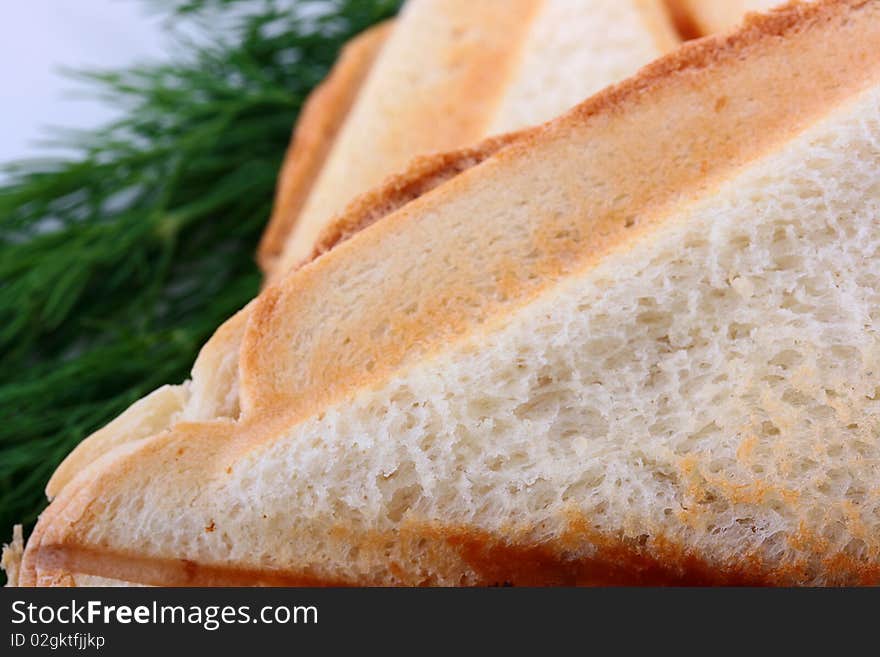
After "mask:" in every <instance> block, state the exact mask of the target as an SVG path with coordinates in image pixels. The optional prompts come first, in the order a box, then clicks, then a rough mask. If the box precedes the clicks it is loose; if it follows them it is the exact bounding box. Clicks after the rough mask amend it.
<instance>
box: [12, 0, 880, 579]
mask: <svg viewBox="0 0 880 657" xmlns="http://www.w3.org/2000/svg"><path fill="white" fill-rule="evenodd" d="M878 52H880V3H877V2H873V1H867V0H837V1H832V0H820V1H819V2H817V3H815V4H814V5H810V6H803V5H796V6H789V7H787V8H785V9H784V10H780V11H777V12H774V13H772V14H770V15H768V16H766V17H760V18H757V17H752V18H751V19H750V20H749V21H747V23H746V24H745V25H744V26H743V27H742V28H741V29H740V30H739V31H738V32H736V33H734V34H732V35H729V36H727V37H724V38H717V39H707V40H702V41H699V42H695V43H693V44H690V45H688V46H686V47H684V48H683V49H681V50H680V51H679V52H677V53H676V54H674V55H672V56H670V57H667V58H665V59H663V60H661V61H660V62H658V63H656V64H654V65H652V66H650V67H648V68H647V69H645V70H644V71H643V72H642V73H641V74H640V75H638V76H637V77H635V78H633V79H631V80H629V81H627V82H626V83H624V84H621V85H619V86H617V87H614V88H612V89H610V90H608V91H606V92H603V93H602V94H600V95H598V96H596V97H595V98H593V99H591V100H589V101H587V102H586V103H584V104H583V105H581V106H579V107H578V108H576V109H575V110H574V111H572V112H571V113H569V114H568V115H566V116H564V117H562V118H561V119H559V120H557V121H554V122H552V123H550V124H548V125H546V126H544V127H543V128H541V129H540V130H538V131H536V132H534V133H532V134H529V135H528V137H527V138H524V139H522V140H520V141H517V142H516V143H514V144H512V145H510V146H508V147H506V148H503V149H501V150H500V151H498V153H496V154H495V155H494V156H492V157H489V158H488V159H486V160H484V161H483V162H482V163H480V164H478V165H477V166H474V167H473V168H471V169H469V170H467V171H466V172H464V173H463V174H461V175H459V176H456V177H454V178H453V179H451V180H450V181H448V182H446V183H444V184H442V185H440V186H439V187H437V188H435V189H434V190H432V191H431V192H429V193H427V194H425V195H424V196H422V197H420V198H419V199H417V200H415V201H413V202H411V203H408V204H406V205H405V206H404V207H403V208H402V209H400V210H398V211H397V212H394V213H393V214H391V215H389V216H388V217H386V218H385V219H383V220H382V221H380V222H377V223H375V224H374V225H372V226H371V227H369V228H367V229H365V230H363V231H361V232H359V233H358V234H356V235H355V236H354V237H352V238H351V239H349V240H347V241H346V242H344V243H342V244H340V245H338V246H337V247H336V248H334V249H333V250H332V251H330V252H329V253H327V254H325V255H324V256H322V257H321V258H318V259H317V260H315V261H314V262H312V263H311V264H309V265H308V266H306V267H303V268H302V269H300V270H298V271H296V272H293V273H291V274H290V275H288V276H286V277H285V278H284V279H283V281H282V282H281V283H280V284H279V285H277V286H273V287H270V288H268V289H267V290H266V291H265V292H264V293H263V294H261V296H260V297H259V298H258V299H257V301H256V303H255V306H254V308H253V312H252V313H251V317H250V319H249V321H248V325H247V327H246V330H245V335H244V340H243V347H242V360H241V373H240V375H241V380H240V387H241V395H240V397H241V416H240V418H239V420H238V421H237V422H235V421H231V420H218V421H214V422H201V423H180V424H178V425H177V426H175V427H174V428H173V429H172V430H171V431H169V432H166V433H164V434H162V435H159V436H156V437H153V438H148V439H145V440H140V441H136V442H132V443H128V444H126V445H123V446H120V447H118V448H116V449H115V450H113V451H112V452H110V453H108V454H106V455H105V456H104V457H103V458H102V462H101V463H100V464H98V465H95V466H92V468H91V469H90V470H89V471H87V472H84V473H82V474H81V475H79V476H77V477H76V478H75V479H74V480H73V481H71V482H70V483H69V484H68V485H67V486H65V487H64V488H63V489H62V491H61V493H60V495H59V496H58V497H57V498H56V499H55V501H54V502H53V503H52V504H51V505H50V507H49V508H48V509H47V510H46V512H45V513H44V514H43V515H42V516H41V518H40V520H39V522H38V525H37V527H36V529H35V531H34V533H33V535H32V536H31V538H30V540H29V542H28V544H27V547H26V549H25V553H24V557H23V561H22V565H21V572H20V577H19V580H20V583H21V584H25V585H33V584H77V583H83V582H95V581H96V580H95V578H96V577H97V578H105V579H101V580H98V581H101V582H107V581H108V578H109V579H113V580H119V581H127V582H137V583H145V584H245V583H247V584H279V583H286V584H310V583H315V584H326V583H346V584H425V583H428V584H431V583H434V584H491V583H501V582H510V583H514V584H521V583H522V584H538V583H541V584H548V583H567V584H573V583H751V584H860V583H877V582H878V581H880V489H878V487H877V479H876V472H877V467H878V464H880V402H878V398H877V378H876V372H877V371H878V369H877V368H878V367H880V339H878V338H880V336H878V327H880V315H878V311H877V309H878V308H880V303H878V301H880V264H878V263H880V259H878V258H877V257H876V255H877V252H878V249H880V230H878V228H880V226H878V222H880V189H878V187H877V182H876V181H877V180H878V177H880V176H878V174H880V148H878V143H880V57H878V55H877V53H878Z"/></svg>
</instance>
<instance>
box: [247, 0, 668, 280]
mask: <svg viewBox="0 0 880 657" xmlns="http://www.w3.org/2000/svg"><path fill="white" fill-rule="evenodd" d="M677 41H678V40H677V36H676V35H675V33H674V31H673V29H672V26H671V23H670V21H669V17H668V15H667V14H666V11H665V7H664V5H663V2H662V0H544V1H540V2H539V1H538V0H503V1H502V0H488V1H484V2H472V1H471V0H410V2H408V3H407V4H406V6H405V7H404V9H403V11H402V13H401V16H400V17H399V18H398V21H397V26H396V28H395V29H394V30H393V32H392V34H391V35H390V36H389V37H388V39H387V42H386V43H385V45H384V46H383V48H382V50H381V53H380V54H379V55H378V56H377V58H376V60H375V63H374V64H373V66H372V67H371V69H370V72H369V74H368V76H367V79H366V81H365V82H364V84H363V87H362V88H361V90H360V93H359V95H358V98H357V101H356V102H355V104H354V105H353V107H352V108H351V111H350V112H349V113H348V115H347V116H346V117H345V121H344V123H343V125H342V127H341V128H340V130H339V132H338V134H337V135H336V137H335V141H334V143H333V145H332V147H331V148H330V151H329V154H328V155H327V157H326V161H325V162H324V164H323V168H322V169H321V171H320V173H319V174H318V176H317V178H315V180H314V183H313V184H312V185H311V187H310V188H309V190H308V194H307V198H305V200H304V201H303V202H302V204H297V205H296V207H289V208H288V207H280V208H279V209H278V210H276V212H275V213H274V215H273V219H272V222H270V225H269V228H268V229H267V233H266V239H265V241H264V243H263V245H262V246H261V249H260V262H261V263H262V265H263V266H264V268H265V269H266V271H267V273H269V274H271V272H272V270H273V267H274V263H275V261H276V260H277V261H278V262H281V267H280V269H281V270H282V271H283V270H287V269H289V268H290V267H292V266H294V265H296V264H299V263H300V262H302V261H303V260H305V259H306V258H307V257H308V255H309V253H310V252H311V250H312V248H313V246H314V244H315V241H316V239H317V238H318V236H319V234H320V233H321V231H322V230H323V229H324V228H325V227H326V225H327V223H328V222H330V221H331V220H332V219H333V218H334V217H335V216H336V215H338V214H339V213H341V212H342V211H343V210H344V209H345V207H346V205H347V204H348V203H349V202H350V201H351V200H352V199H353V198H355V197H356V196H357V195H359V194H361V193H364V192H366V191H368V190H369V189H371V188H372V187H374V186H376V185H378V184H379V183H381V182H382V180H383V179H384V178H385V177H386V176H387V175H389V174H392V173H394V172H396V171H399V170H400V169H402V168H403V167H404V166H405V165H406V164H407V163H408V162H409V161H410V160H411V159H412V158H413V157H415V156H418V155H422V154H428V153H432V152H436V151H445V150H450V149H456V148H460V147H465V146H469V145H471V144H473V143H475V142H476V141H478V140H479V139H480V138H482V137H484V136H485V135H487V134H496V133H502V132H507V131H510V130H514V129H518V128H522V127H525V126H528V125H532V124H537V123H540V122H542V121H546V120H548V119H551V118H553V117H554V116H556V115H558V114H559V113H561V112H562V111H564V110H567V109H569V108H570V107H572V106H573V105H574V104H575V103H577V102H580V101H581V100H583V99H584V98H586V97H587V96H589V95H590V94H592V93H594V92H596V91H598V90H599V89H601V88H602V87H604V86H606V85H608V84H610V83H612V82H616V81H618V80H620V79H622V78H623V77H624V76H626V75H629V74H631V73H633V72H634V71H635V70H636V69H637V68H638V67H639V66H641V65H643V64H646V63H647V62H649V61H650V60H652V59H654V58H655V57H657V56H658V55H660V54H662V53H663V52H666V51H667V50H669V49H671V48H672V47H674V46H675V45H676V44H677Z"/></svg>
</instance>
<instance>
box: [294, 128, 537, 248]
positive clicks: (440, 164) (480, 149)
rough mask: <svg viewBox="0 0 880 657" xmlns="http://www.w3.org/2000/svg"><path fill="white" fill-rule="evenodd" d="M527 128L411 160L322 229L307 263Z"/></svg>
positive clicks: (482, 157)
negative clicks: (401, 169) (397, 172)
mask: <svg viewBox="0 0 880 657" xmlns="http://www.w3.org/2000/svg"><path fill="white" fill-rule="evenodd" d="M528 132H529V130H522V131H519V132H512V133H508V134H504V135H497V136H494V137H489V138H488V139H484V140H483V141H482V142H480V143H479V144H477V145H476V146H472V147H470V148H462V149H459V150H456V151H450V152H447V153H437V154H434V155H425V156H422V157H417V158H416V159H414V160H413V161H412V162H411V163H410V165H409V166H408V167H407V168H406V170H405V171H404V172H403V173H399V174H396V175H393V176H389V177H388V179H386V180H385V182H384V183H382V185H380V186H379V187H377V188H376V189H374V190H371V191H369V192H367V193H365V194H361V195H360V196H358V197H357V198H356V199H354V200H353V201H352V202H351V203H349V205H348V207H346V209H345V212H343V213H342V214H341V215H340V216H338V217H336V218H335V219H334V220H333V221H332V222H331V223H330V224H328V226H327V227H326V228H325V229H324V230H323V232H322V233H321V235H320V237H319V238H318V241H317V242H316V244H315V248H314V249H313V250H312V253H311V254H310V256H309V258H308V260H307V261H306V262H304V263H302V264H303V265H305V264H308V263H309V262H311V261H312V260H314V259H315V258H317V257H318V256H320V255H321V254H323V253H327V252H328V251H330V250H331V249H332V248H334V247H335V246H337V245H338V244H341V243H342V242H344V241H345V240H347V239H349V238H350V237H353V236H354V235H355V234H356V233H359V232H360V231H362V230H364V229H365V228H368V227H369V226H372V225H373V224H374V223H376V222H377V221H379V219H381V218H383V217H386V216H388V215H389V214H392V213H394V212H396V211H397V210H399V209H400V208H402V207H403V206H405V205H406V204H407V203H410V202H412V201H414V200H416V199H417V198H420V197H421V196H424V195H425V194H427V193H428V192H430V191H431V190H432V189H435V188H436V187H439V186H440V185H442V184H443V183H445V182H447V181H448V180H451V179H452V178H454V177H455V176H457V175H459V174H460V173H462V172H464V171H467V170H468V169H470V168H471V167H475V166H476V165H478V164H480V162H482V161H483V160H485V159H487V158H489V157H491V156H493V155H494V154H495V153H497V152H498V151H500V150H501V149H502V148H505V147H507V146H509V145H510V144H513V143H514V142H516V141H517V140H519V139H522V138H524V137H525V136H526V135H527V134H528Z"/></svg>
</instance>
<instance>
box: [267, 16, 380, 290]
mask: <svg viewBox="0 0 880 657" xmlns="http://www.w3.org/2000/svg"><path fill="white" fill-rule="evenodd" d="M392 27H393V23H392V22H391V21H387V22H385V23H381V24H379V25H376V26H375V27H372V28H370V29H369V30H367V31H365V32H364V33H363V34H360V35H358V36H357V37H356V38H354V39H352V40H351V41H350V42H349V43H348V44H346V46H345V47H344V48H343V49H342V52H341V53H340V55H339V59H338V60H337V62H336V64H335V65H334V66H333V69H332V70H331V71H330V74H329V75H328V76H327V79H326V80H325V81H324V82H322V83H321V84H320V85H319V86H318V87H317V88H315V90H314V91H313V92H312V93H311V94H310V95H309V97H308V99H307V100H306V102H305V104H304V105H303V109H302V112H301V113H300V117H299V120H298V121H297V124H296V126H295V127H294V131H293V136H292V138H291V141H290V145H289V146H288V148H287V153H286V155H285V156H284V164H283V165H282V167H281V172H280V174H279V176H278V186H277V189H276V191H275V205H274V207H273V209H272V216H271V217H270V219H269V223H268V225H267V226H266V230H265V232H264V233H263V237H262V239H261V240H260V245H259V248H258V249H257V260H258V262H259V264H260V267H262V268H263V271H264V272H268V271H269V270H270V269H271V268H272V265H273V263H274V261H275V259H276V258H277V257H278V255H279V254H280V253H281V250H282V249H283V248H284V243H285V240H286V239H287V236H288V234H289V233H290V229H291V227H292V226H293V223H294V222H295V221H296V216H297V214H298V213H299V211H300V209H301V208H302V205H303V203H304V202H305V199H306V196H307V195H308V193H309V189H311V186H312V183H314V181H315V178H316V177H317V175H318V172H319V171H320V170H321V166H323V164H324V160H325V158H326V157H327V153H328V152H329V151H330V147H331V146H332V145H333V139H334V138H335V136H336V133H337V132H338V131H339V127H340V126H341V125H342V123H343V121H344V120H345V117H346V116H347V114H348V111H349V109H350V108H351V106H352V104H353V103H354V100H355V98H356V97H357V94H358V91H359V90H360V88H361V84H362V83H363V81H364V78H366V76H367V73H368V72H369V70H370V67H371V66H372V64H373V61H374V60H375V58H376V55H377V54H378V53H379V50H380V49H381V48H382V45H383V44H384V43H385V39H386V38H387V37H388V34H389V32H390V31H391V29H392Z"/></svg>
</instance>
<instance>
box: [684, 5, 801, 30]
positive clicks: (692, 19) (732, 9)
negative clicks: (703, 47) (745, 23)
mask: <svg viewBox="0 0 880 657" xmlns="http://www.w3.org/2000/svg"><path fill="white" fill-rule="evenodd" d="M783 4H785V0H669V5H670V11H672V13H673V16H674V17H675V21H676V24H677V25H679V26H680V29H682V30H683V31H684V32H685V34H686V36H688V37H697V36H704V35H706V34H715V33H717V32H723V31H725V30H729V29H731V28H733V27H734V26H735V25H737V24H738V23H739V22H740V21H742V20H743V17H744V16H745V15H746V14H747V13H748V12H762V11H763V12H766V11H768V10H770V9H773V8H774V7H779V6H781V5H783Z"/></svg>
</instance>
